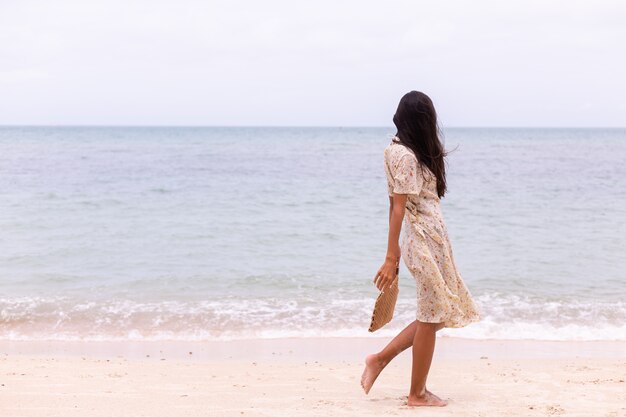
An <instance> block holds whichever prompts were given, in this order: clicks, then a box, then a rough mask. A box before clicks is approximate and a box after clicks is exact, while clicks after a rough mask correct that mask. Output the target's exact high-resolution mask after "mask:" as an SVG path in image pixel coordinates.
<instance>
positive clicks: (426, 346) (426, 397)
mask: <svg viewBox="0 0 626 417" xmlns="http://www.w3.org/2000/svg"><path fill="white" fill-rule="evenodd" d="M440 326H441V323H423V322H419V321H418V322H416V328H415V338H414V340H413V368H412V370H411V389H410V391H409V396H408V400H407V404H408V405H410V406H423V405H427V406H440V407H441V406H444V405H446V404H447V402H446V401H444V400H442V399H441V398H439V397H437V396H436V395H435V394H433V393H432V392H430V391H428V390H427V389H426V379H427V378H428V371H429V370H430V364H431V362H432V359H433V353H434V351H435V340H436V339H437V337H436V333H437V330H438V329H439V328H440Z"/></svg>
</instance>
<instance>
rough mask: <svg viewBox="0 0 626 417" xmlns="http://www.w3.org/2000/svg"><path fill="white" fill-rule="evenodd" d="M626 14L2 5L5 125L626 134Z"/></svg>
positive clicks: (563, 8) (351, 5) (401, 4)
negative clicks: (426, 110)
mask: <svg viewBox="0 0 626 417" xmlns="http://www.w3.org/2000/svg"><path fill="white" fill-rule="evenodd" d="M625 74H626V2H624V1H604V0H600V1H595V0H594V1H575V0H559V1H547V0H543V1H534V0H526V1H502V0H497V1H483V0H474V1H467V0H461V1H436V2H435V1H429V2H425V1H415V0H413V1H387V2H383V1H380V0H378V1H364V0H358V1H357V0H354V1H352V0H350V1H342V0H334V1H326V0H316V1H307V2H304V1H296V0H290V1H274V0H264V1H253V0H249V1H233V0H228V1H211V0H204V1H184V0H178V1H158V0H145V1H132V0H123V1H117V0H105V1H100V0H97V1H89V0H80V1H64V0H60V1H41V2H35V1H28V0H19V1H17V0H15V1H14V0H0V124H99V125H102V124H105V125H108V124H122V125H155V124H156V125H328V126H389V125H390V123H391V117H392V115H393V113H394V111H395V108H396V106H397V102H398V100H399V99H400V97H401V96H402V95H403V94H404V93H406V92H408V91H410V90H414V89H415V90H420V91H423V92H425V93H426V94H428V95H430V96H431V97H432V99H433V101H434V102H435V105H436V107H437V110H438V112H439V114H440V119H441V122H442V124H443V125H444V126H447V127H452V126H626V76H625Z"/></svg>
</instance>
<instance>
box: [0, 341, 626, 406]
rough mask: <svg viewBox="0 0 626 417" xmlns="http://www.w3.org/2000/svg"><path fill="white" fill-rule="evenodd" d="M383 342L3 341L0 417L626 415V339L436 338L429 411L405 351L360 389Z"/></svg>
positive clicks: (430, 378)
mask: <svg viewBox="0 0 626 417" xmlns="http://www.w3.org/2000/svg"><path fill="white" fill-rule="evenodd" d="M387 340H388V339H381V338H376V337H372V338H329V339H274V340H262V341H255V340H248V341H234V342H204V343H201V342H194V343H185V342H37V343H33V342H0V378H1V381H0V384H1V385H0V416H2V417H17V416H47V417H48V416H63V417H70V416H87V417H89V416H107V417H110V416H115V417H122V416H155V417H157V416H168V417H169V416H212V417H213V416H255V417H257V416H258V417H261V416H272V417H278V416H305V417H306V416H337V417H341V416H385V415H391V416H396V415H398V416H403V415H424V416H425V415H428V416H551V415H558V416H587V417H595V416H607V417H608V416H611V417H615V416H626V382H625V379H626V342H533V341H524V342H521V341H471V340H463V339H457V338H452V337H439V338H438V340H437V350H436V351H435V357H434V360H433V365H432V368H431V373H430V377H429V380H428V388H429V389H430V390H431V391H433V392H435V393H436V394H438V395H439V396H440V397H442V398H445V399H447V400H448V401H449V405H448V406H446V407H443V408H428V409H426V408H414V407H408V406H406V405H405V402H406V399H405V398H404V396H406V394H407V393H408V384H409V378H410V365H411V355H410V351H406V352H404V353H403V354H401V355H400V356H399V357H398V358H396V360H395V361H394V362H392V363H391V364H390V365H388V367H387V368H386V369H385V370H384V371H383V373H382V374H381V376H380V377H379V379H378V381H377V382H376V384H375V385H374V387H373V388H372V391H371V392H370V394H369V395H367V396H366V395H365V394H364V393H363V391H362V390H361V387H360V385H359V380H360V376H361V372H362V370H363V366H362V362H363V357H364V355H365V354H366V353H369V352H373V351H375V350H376V348H378V347H381V346H382V345H383V344H384V343H385V342H386V341H387Z"/></svg>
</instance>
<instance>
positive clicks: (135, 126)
mask: <svg viewBox="0 0 626 417" xmlns="http://www.w3.org/2000/svg"><path fill="white" fill-rule="evenodd" d="M5 127H59V128H64V127H69V128H73V127H78V128H80V127H86V128H89V127H109V128H255V129H258V128H268V129H276V128H307V129H310V128H317V129H386V128H389V127H391V126H374V125H208V124H207V125H204V124H198V125H194V124H0V128H5ZM394 129H395V128H394V127H391V130H394ZM442 129H443V130H445V129H626V126H444V127H442Z"/></svg>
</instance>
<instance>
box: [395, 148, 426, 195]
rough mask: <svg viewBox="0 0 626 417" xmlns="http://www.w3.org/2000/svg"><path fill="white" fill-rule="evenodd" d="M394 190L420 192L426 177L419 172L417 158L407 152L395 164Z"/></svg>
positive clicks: (405, 192) (398, 192) (409, 192)
mask: <svg viewBox="0 0 626 417" xmlns="http://www.w3.org/2000/svg"><path fill="white" fill-rule="evenodd" d="M392 175H393V184H392V185H393V186H392V191H393V192H394V193H396V194H419V193H420V191H421V190H422V185H423V183H424V179H423V178H422V175H421V173H420V172H419V167H418V166H417V159H415V157H414V156H412V155H409V154H405V155H402V156H401V157H400V159H399V160H398V162H397V163H396V164H395V166H394V171H393V174H392Z"/></svg>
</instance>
